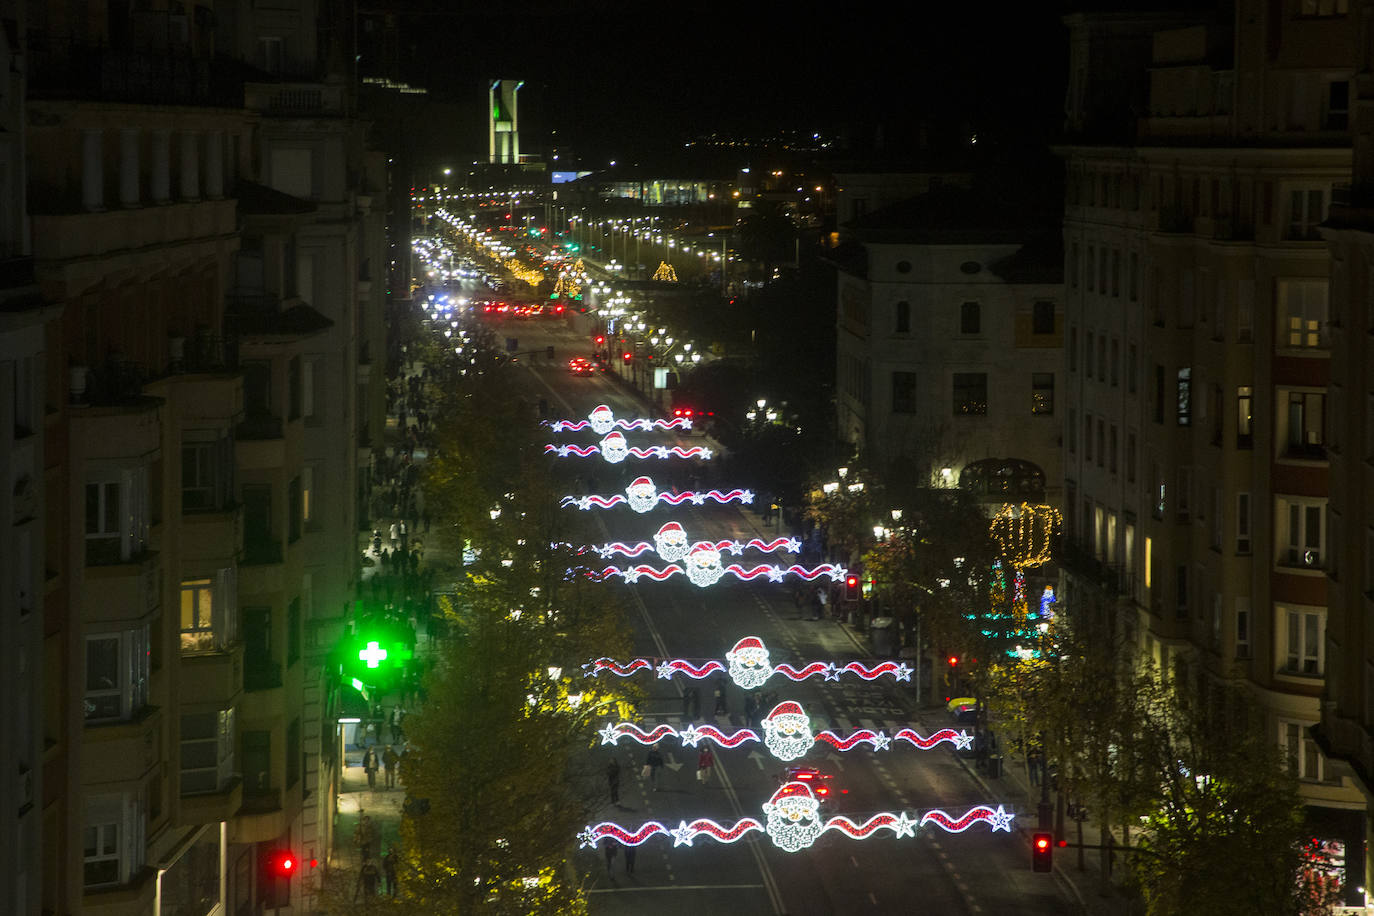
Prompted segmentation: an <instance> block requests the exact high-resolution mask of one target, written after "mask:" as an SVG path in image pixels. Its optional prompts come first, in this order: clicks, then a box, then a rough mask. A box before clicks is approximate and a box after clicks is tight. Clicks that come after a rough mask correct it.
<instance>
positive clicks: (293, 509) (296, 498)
mask: <svg viewBox="0 0 1374 916" xmlns="http://www.w3.org/2000/svg"><path fill="white" fill-rule="evenodd" d="M302 506H303V500H302V499H301V479H300V478H299V477H293V478H291V482H290V483H288V484H287V485H286V512H287V520H286V539H287V541H289V542H290V543H293V544H294V543H295V542H296V541H298V540H300V537H301V512H302Z"/></svg>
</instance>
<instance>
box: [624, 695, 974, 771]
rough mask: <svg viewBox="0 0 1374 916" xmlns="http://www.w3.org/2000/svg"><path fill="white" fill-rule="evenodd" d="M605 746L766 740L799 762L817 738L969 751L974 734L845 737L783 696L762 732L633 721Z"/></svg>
mask: <svg viewBox="0 0 1374 916" xmlns="http://www.w3.org/2000/svg"><path fill="white" fill-rule="evenodd" d="M598 734H600V736H601V743H602V744H619V743H620V739H621V738H629V739H630V740H631V741H636V742H638V743H640V744H643V745H646V746H647V745H652V744H657V743H658V742H660V741H662V740H663V739H664V738H676V739H678V741H680V742H681V743H682V746H683V747H696V746H697V744H698V743H700V742H702V741H712V742H715V743H716V744H718V745H720V746H721V747H724V748H735V747H739V746H740V745H742V744H747V743H751V742H759V741H762V742H763V745H764V746H765V747H767V748H768V751H769V753H771V754H772V755H773V756H774V757H776V758H777V759H778V760H796V759H797V758H798V757H804V756H805V755H806V754H807V753H808V752H809V751H810V750H811V748H812V747H814V746H815V744H816V742H817V741H823V742H825V743H826V744H828V745H830V746H831V747H833V748H834V749H835V750H837V751H849V750H853V749H854V748H856V747H858V746H859V745H861V744H867V745H868V746H869V747H870V748H871V749H873V750H875V751H886V750H889V749H891V747H892V743H893V742H894V741H896V742H903V741H904V742H906V743H907V744H910V745H911V746H912V747H915V748H917V749H918V750H922V751H928V750H931V749H933V748H936V747H939V746H940V745H941V744H943V743H945V742H948V743H950V744H952V745H954V747H955V748H957V749H958V750H968V749H969V748H970V747H972V746H973V736H972V735H970V734H969V733H968V732H967V731H955V730H954V729H952V728H942V729H940V730H939V731H937V732H935V733H934V734H932V735H930V736H928V737H924V736H922V735H920V734H919V733H917V732H916V731H915V730H914V729H910V728H902V729H898V730H897V731H896V733H894V734H892V735H888V734H886V733H885V732H883V731H874V730H873V729H871V728H861V729H859V730H858V731H856V732H854V733H853V734H851V735H849V736H847V737H846V736H841V735H839V734H838V733H836V732H833V731H831V730H829V729H823V730H822V731H819V732H815V733H813V732H812V730H811V717H810V716H808V715H807V714H806V710H804V709H803V708H802V706H801V704H800V703H797V702H795V701H793V700H784V701H782V702H781V703H779V704H777V705H776V706H774V707H773V709H772V711H771V712H769V713H768V715H767V716H765V717H764V719H763V735H762V737H760V736H759V733H758V732H756V731H754V730H753V729H752V728H741V729H736V730H735V731H733V732H730V733H729V734H726V733H725V732H723V731H721V730H720V729H719V728H717V727H716V726H715V725H712V724H711V723H705V724H701V725H695V724H689V725H688V726H686V727H685V728H683V729H681V730H678V729H676V728H674V727H673V726H671V725H666V724H664V725H657V726H655V727H654V728H652V729H649V730H648V731H645V730H644V729H643V728H640V727H639V726H638V725H636V724H634V723H633V722H616V723H614V724H612V723H607V724H606V725H605V726H604V727H602V728H601V730H600V731H599V732H598Z"/></svg>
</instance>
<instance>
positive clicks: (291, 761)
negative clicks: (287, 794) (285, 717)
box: [286, 719, 301, 789]
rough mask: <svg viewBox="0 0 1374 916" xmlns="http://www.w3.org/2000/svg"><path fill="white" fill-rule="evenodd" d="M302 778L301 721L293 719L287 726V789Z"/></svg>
mask: <svg viewBox="0 0 1374 916" xmlns="http://www.w3.org/2000/svg"><path fill="white" fill-rule="evenodd" d="M300 778H301V720H300V719H292V720H291V724H290V725H288V726H286V788H288V789H289V788H291V787H292V786H294V785H295V784H296V782H297V781H298V780H299V779H300Z"/></svg>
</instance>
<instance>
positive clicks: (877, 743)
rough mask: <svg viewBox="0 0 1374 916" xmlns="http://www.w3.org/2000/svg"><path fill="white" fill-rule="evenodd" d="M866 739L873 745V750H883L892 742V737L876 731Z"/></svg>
mask: <svg viewBox="0 0 1374 916" xmlns="http://www.w3.org/2000/svg"><path fill="white" fill-rule="evenodd" d="M868 740H869V743H871V744H872V745H873V750H875V751H885V750H887V749H888V747H890V746H891V744H892V739H891V738H889V737H888V736H887V735H885V734H883V733H882V732H878V734H876V735H874V736H873V737H872V738H870V739H868Z"/></svg>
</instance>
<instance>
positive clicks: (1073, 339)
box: [1069, 328, 1078, 372]
mask: <svg viewBox="0 0 1374 916" xmlns="http://www.w3.org/2000/svg"><path fill="white" fill-rule="evenodd" d="M1069 371H1070V372H1077V371H1078V328H1069Z"/></svg>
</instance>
